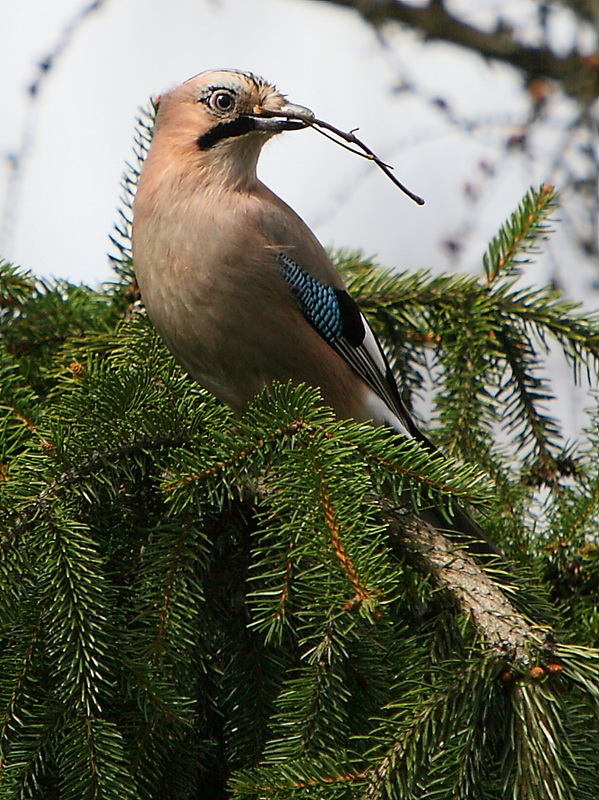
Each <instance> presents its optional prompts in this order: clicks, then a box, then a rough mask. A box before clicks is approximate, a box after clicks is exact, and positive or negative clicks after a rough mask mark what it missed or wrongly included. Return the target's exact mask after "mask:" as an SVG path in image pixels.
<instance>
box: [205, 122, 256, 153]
mask: <svg viewBox="0 0 599 800" xmlns="http://www.w3.org/2000/svg"><path fill="white" fill-rule="evenodd" d="M253 130H255V125H254V120H253V119H252V118H251V117H244V116H241V117H237V118H236V119H232V120H231V121H230V122H221V123H219V124H218V125H215V126H214V128H211V129H210V130H209V131H207V132H206V133H204V134H202V136H200V137H199V139H198V147H199V148H200V150H209V149H210V148H211V147H213V146H214V145H215V144H216V143H217V142H220V141H221V139H228V138H230V137H232V136H243V134H245V133H249V132H250V131H253Z"/></svg>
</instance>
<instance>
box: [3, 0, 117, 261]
mask: <svg viewBox="0 0 599 800" xmlns="http://www.w3.org/2000/svg"><path fill="white" fill-rule="evenodd" d="M106 2H107V0H93V2H91V3H87V4H86V5H85V6H84V7H83V8H82V9H81V10H80V11H78V12H77V13H76V14H75V15H74V16H73V18H72V19H71V21H70V22H68V23H67V24H66V25H65V26H64V28H63V29H62V31H61V32H60V35H59V37H58V39H57V41H56V43H55V44H54V47H52V49H51V50H50V51H49V52H48V54H47V55H45V56H44V57H43V58H41V59H40V60H39V61H38V62H37V72H36V75H35V77H34V79H33V80H32V82H31V83H30V84H29V86H28V87H27V93H28V100H27V106H26V109H25V114H24V121H23V128H22V132H21V137H20V142H19V144H18V146H17V147H16V149H15V150H13V151H12V152H10V153H8V154H7V155H6V156H5V157H4V159H5V164H6V168H7V170H8V173H9V175H8V180H7V183H6V192H5V195H4V208H3V209H2V216H1V219H0V247H1V248H2V249H4V250H5V249H6V248H7V247H8V245H9V242H10V239H11V236H12V234H13V230H14V226H15V222H16V220H17V212H18V207H19V192H20V187H21V181H22V177H23V168H24V164H25V162H26V160H27V158H28V156H29V154H30V152H31V149H32V145H33V142H34V139H35V132H36V125H37V110H38V100H39V97H40V93H41V90H42V89H43V87H44V85H45V82H46V79H47V77H48V75H49V74H50V72H51V71H52V69H53V68H54V66H55V65H56V61H57V60H58V59H59V58H60V57H61V56H62V55H63V53H64V52H65V51H66V49H67V48H68V47H69V45H70V44H71V41H72V40H73V37H74V36H75V34H77V33H78V31H79V29H80V28H81V26H82V25H83V23H84V22H85V21H86V20H87V18H88V17H89V16H90V15H91V14H92V13H93V12H94V11H98V10H99V9H100V8H102V6H104V5H105V4H106Z"/></svg>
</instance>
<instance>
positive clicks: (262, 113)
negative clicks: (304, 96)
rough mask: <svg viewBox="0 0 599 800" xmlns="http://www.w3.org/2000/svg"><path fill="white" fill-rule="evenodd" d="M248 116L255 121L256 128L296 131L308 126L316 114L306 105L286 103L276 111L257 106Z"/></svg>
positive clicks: (258, 129)
mask: <svg viewBox="0 0 599 800" xmlns="http://www.w3.org/2000/svg"><path fill="white" fill-rule="evenodd" d="M247 116H248V117H249V119H251V120H252V122H253V123H254V129H255V130H257V131H270V132H271V133H280V132H281V131H295V130H300V129H301V128H307V127H308V125H309V124H310V123H311V122H312V120H313V119H314V116H315V115H314V112H313V111H310V109H309V108H306V107H305V106H298V105H296V104H295V103H285V104H284V105H282V106H281V108H279V109H277V110H276V111H271V110H270V109H266V108H261V107H256V108H254V113H253V114H248V115H247Z"/></svg>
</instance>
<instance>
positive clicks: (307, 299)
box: [277, 253, 343, 343]
mask: <svg viewBox="0 0 599 800" xmlns="http://www.w3.org/2000/svg"><path fill="white" fill-rule="evenodd" d="M277 259H278V262H279V269H280V270H281V274H282V275H283V277H284V278H285V280H286V281H287V283H289V285H290V286H291V287H292V289H293V291H294V293H295V295H296V297H297V299H298V301H299V304H300V306H301V309H302V312H303V314H304V316H305V317H306V319H307V320H308V321H309V322H310V324H311V325H313V326H314V327H315V328H316V330H317V331H318V333H319V334H320V335H321V336H322V337H323V338H324V339H326V340H327V342H329V343H332V342H334V341H335V340H336V339H339V338H340V337H341V335H342V333H343V320H342V313H341V306H340V304H339V299H338V296H337V292H336V291H335V289H333V288H332V287H331V286H325V285H324V284H322V283H320V282H319V281H317V280H316V279H315V278H313V277H312V276H311V275H310V274H309V273H308V272H306V271H305V270H303V269H302V268H301V267H300V266H299V265H298V264H296V263H295V261H293V260H292V259H291V258H289V257H288V256H286V255H285V254H284V253H279V254H278V256H277Z"/></svg>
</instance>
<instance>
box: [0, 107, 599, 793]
mask: <svg viewBox="0 0 599 800" xmlns="http://www.w3.org/2000/svg"><path fill="white" fill-rule="evenodd" d="M150 131H151V124H150V122H149V121H148V120H147V119H146V118H145V117H144V118H142V120H141V122H140V126H139V134H138V136H139V138H138V161H136V163H134V165H133V166H132V167H131V168H130V169H129V171H128V174H127V177H126V189H127V191H126V197H125V200H126V202H125V205H124V208H123V211H122V213H121V218H120V223H119V225H118V228H117V234H116V236H115V243H116V244H117V247H118V256H117V257H116V258H115V268H116V271H115V278H114V281H113V282H112V283H111V284H110V285H107V286H105V287H103V288H102V289H100V290H94V289H91V288H89V287H87V286H83V285H73V284H70V283H67V282H65V281H41V280H39V279H36V278H35V277H34V276H33V275H32V274H31V273H29V272H27V271H25V270H23V269H20V268H18V267H15V266H14V265H12V264H8V263H6V262H2V263H1V264H0V398H1V406H0V415H1V418H2V438H1V441H2V456H1V458H0V491H1V494H0V497H1V503H2V510H1V526H2V531H1V545H0V581H1V586H0V589H1V592H0V597H1V605H0V625H1V628H0V758H1V762H0V798H1V800H17V798H19V799H21V798H22V800H25V799H26V798H29V799H34V800H59V799H60V800H87V799H88V798H89V800H92V798H94V800H99V799H100V798H102V799H105V800H120V799H121V798H123V800H129V799H130V800H134V799H135V800H142V799H143V800H163V799H164V800H199V799H200V798H202V799H203V798H214V800H219V799H220V798H240V799H241V798H252V800H258V798H260V799H261V800H262V799H263V798H264V799H265V800H266V798H268V800H292V799H293V800H300V798H319V799H320V798H322V800H340V799H341V798H348V800H349V798H351V799H352V800H354V798H355V799H356V800H357V798H368V800H376V799H378V798H381V800H383V798H384V799H385V800H404V799H405V800H407V799H408V798H423V799H424V798H426V799H427V800H436V798H439V800H441V798H443V800H445V799H446V798H456V800H458V798H459V799H460V800H507V799H508V798H510V799H512V798H513V800H516V799H517V800H548V799H550V800H554V799H555V800H566V798H572V799H573V798H576V799H577V800H585V799H587V800H596V798H597V797H598V796H599V777H598V776H599V755H598V750H597V747H596V743H597V710H598V706H599V651H598V650H597V649H595V648H596V647H597V644H598V641H597V640H598V636H599V613H598V610H597V585H598V579H599V560H598V558H597V556H598V553H599V550H598V548H597V531H598V528H597V522H598V517H599V472H598V468H597V463H598V454H599V452H598V451H599V436H598V435H597V418H598V412H597V411H595V412H594V414H593V415H592V424H591V426H590V427H589V430H588V431H587V432H586V433H585V434H584V435H583V436H581V439H580V441H579V442H576V443H571V442H570V443H566V442H565V441H564V438H563V436H562V434H561V429H560V424H559V422H558V420H556V419H555V418H553V417H552V416H550V414H549V412H548V410H547V406H548V403H549V401H550V400H551V399H552V397H553V396H554V394H555V390H556V387H555V385H554V382H552V381H551V380H550V376H549V375H548V374H547V371H546V369H545V360H546V355H547V352H548V348H549V347H552V348H556V347H559V348H560V349H561V351H562V352H563V353H564V355H565V357H566V359H567V361H568V363H569V364H570V366H571V368H572V378H573V380H576V379H578V378H579V377H580V376H581V374H582V373H583V372H585V371H586V372H587V373H588V374H589V375H590V376H591V377H592V378H593V379H594V376H595V373H596V366H597V355H598V353H599V316H597V315H596V314H584V313H582V312H581V311H580V309H577V308H576V305H575V304H574V303H572V302H570V301H568V300H566V299H564V298H563V297H562V296H561V295H560V293H559V292H558V291H556V290H555V289H553V288H551V287H548V286H547V287H541V288H529V287H524V286H523V285H522V283H521V281H520V277H521V273H522V271H523V270H524V269H525V265H526V262H527V261H528V260H530V258H531V257H532V255H534V251H535V249H536V248H537V246H538V245H539V243H540V242H541V241H542V239H543V238H544V237H546V236H547V235H548V234H549V233H550V227H549V222H548V220H549V218H550V215H551V213H552V211H553V209H554V208H555V203H556V196H555V192H554V191H553V189H552V188H551V187H548V186H543V187H541V188H540V189H538V190H531V191H530V192H529V193H528V194H527V195H526V197H525V198H524V199H523V200H522V203H521V204H520V206H519V207H518V208H517V209H516V211H515V212H514V213H513V215H512V216H511V218H510V219H509V220H508V222H507V223H506V224H505V225H504V226H503V227H502V228H501V230H500V231H499V233H498V235H497V236H496V237H495V238H494V239H493V241H492V242H491V244H490V246H489V249H488V252H487V253H486V255H485V257H484V259H483V263H482V268H481V272H480V274H479V275H450V274H444V275H440V276H433V275H431V274H430V273H429V272H426V271H422V272H418V273H398V272H395V271H392V270H385V269H382V268H381V267H379V266H377V265H376V264H374V263H372V261H370V260H368V259H365V258H363V257H361V256H359V255H356V254H348V253H338V254H336V256H335V257H336V260H337V263H338V266H339V269H340V270H341V271H342V272H343V274H344V277H345V279H346V281H347V283H348V285H349V288H350V291H351V292H352V294H353V295H354V297H356V299H357V300H358V302H359V304H360V306H361V308H362V310H363V311H364V313H365V314H367V316H368V318H369V319H370V321H371V322H372V324H373V326H374V327H375V329H376V331H377V333H378V334H379V335H380V337H381V339H382V341H384V343H385V346H386V348H387V351H388V354H389V356H390V358H391V359H392V361H393V366H394V369H395V372H396V374H397V375H398V376H399V377H400V379H401V385H402V391H403V393H404V399H405V401H406V403H407V404H408V405H409V406H410V407H411V408H412V407H413V404H414V400H415V399H417V398H418V395H419V394H421V393H422V392H423V391H424V389H425V387H426V386H427V385H429V384H431V385H432V387H433V408H432V414H431V421H430V426H429V427H428V433H429V434H430V436H431V438H433V439H434V441H435V442H436V443H438V444H439V446H440V447H441V448H442V449H443V451H444V452H445V453H446V454H447V457H446V458H444V457H438V458H435V457H431V455H430V454H429V453H427V452H426V451H425V450H424V449H423V448H422V447H421V446H419V445H418V444H417V443H414V442H409V441H405V440H403V439H402V438H401V437H399V436H397V435H393V434H390V433H389V432H388V431H384V430H381V429H375V428H373V427H371V426H368V425H364V424H358V423H355V422H352V421H339V420H337V419H335V418H334V416H333V414H332V413H331V412H330V410H328V409H327V408H326V407H323V406H322V404H321V403H320V402H319V395H318V391H317V389H314V388H311V387H305V386H300V387H293V386H281V385H276V386H273V387H271V389H270V390H269V391H266V392H264V393H263V394H262V395H260V396H258V397H257V398H256V399H255V402H254V403H253V405H252V407H251V408H250V409H249V411H248V412H247V413H246V414H245V415H244V416H243V417H242V418H235V417H234V416H233V414H232V413H231V411H230V410H229V409H227V408H226V407H223V406H222V405H220V404H219V403H218V402H217V401H216V400H215V399H214V398H213V397H211V396H210V395H209V394H208V393H207V392H206V391H205V390H203V389H202V388H201V387H199V386H198V385H197V384H194V383H193V382H192V381H191V379H190V378H189V377H188V376H186V375H185V374H184V373H183V372H182V371H181V369H180V368H179V367H178V366H177V364H176V363H175V362H174V361H173V359H172V358H171V356H170V355H169V354H168V352H167V351H166V350H165V348H164V346H163V345H162V343H161V341H160V340H159V339H158V337H157V335H156V333H155V332H154V330H153V329H152V326H151V324H150V322H149V320H148V319H147V317H146V315H145V313H144V311H143V307H142V306H141V305H140V303H139V299H138V298H137V296H136V291H135V284H134V279H133V271H132V265H131V259H130V251H129V247H128V237H129V229H130V223H129V215H128V209H129V208H130V202H129V201H130V198H131V194H132V192H133V191H134V185H135V179H136V175H137V174H138V171H139V165H140V160H141V159H143V153H144V151H145V149H146V146H147V142H148V139H149V137H150V135H151V134H150ZM592 400H593V398H592V397H591V398H590V400H589V402H591V401H592ZM431 502H434V503H435V504H436V505H437V506H440V507H441V508H445V509H446V512H447V515H448V519H449V518H450V517H451V513H452V511H451V509H452V505H453V504H454V503H455V502H457V503H459V504H465V505H467V506H468V507H469V509H470V511H471V513H472V514H473V515H475V516H476V517H477V519H478V520H479V521H480V523H481V524H482V525H483V527H484V528H485V529H486V531H488V533H489V535H490V536H491V537H492V538H493V539H494V540H495V541H496V542H497V543H498V544H499V545H500V546H501V548H502V549H503V551H504V552H505V558H488V557H478V556H476V555H475V554H472V553H471V552H470V551H469V549H468V546H467V544H464V542H458V541H455V540H454V539H452V536H451V534H450V533H444V532H443V531H438V530H434V529H432V528H430V527H429V526H427V525H426V524H425V523H423V522H422V521H421V520H420V519H419V517H418V510H419V509H420V508H422V506H424V505H426V504H429V503H431ZM448 528H450V525H449V524H448Z"/></svg>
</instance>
